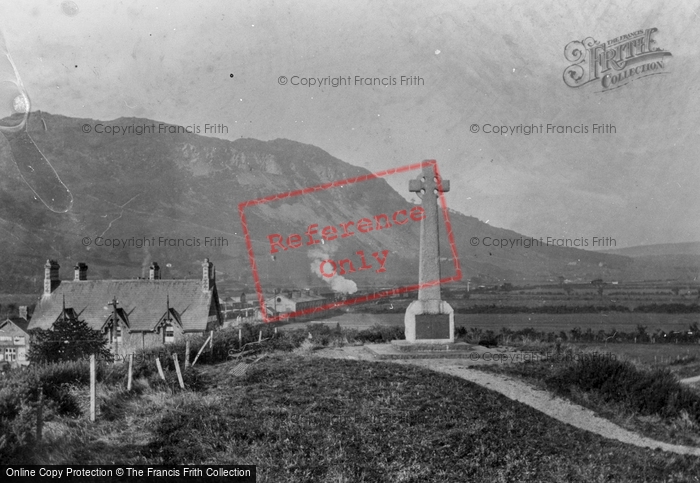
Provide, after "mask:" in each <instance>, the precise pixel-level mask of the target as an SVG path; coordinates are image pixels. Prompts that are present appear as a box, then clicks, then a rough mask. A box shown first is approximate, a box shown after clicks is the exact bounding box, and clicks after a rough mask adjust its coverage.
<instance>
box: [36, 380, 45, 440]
mask: <svg viewBox="0 0 700 483" xmlns="http://www.w3.org/2000/svg"><path fill="white" fill-rule="evenodd" d="M43 409H44V388H43V387H39V401H38V403H37V407H36V441H37V442H41V431H42V429H43V425H44V421H43V415H42V411H43Z"/></svg>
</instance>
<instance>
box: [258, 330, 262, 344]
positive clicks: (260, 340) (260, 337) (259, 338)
mask: <svg viewBox="0 0 700 483" xmlns="http://www.w3.org/2000/svg"><path fill="white" fill-rule="evenodd" d="M258 342H262V330H261V331H260V333H259V334H258Z"/></svg>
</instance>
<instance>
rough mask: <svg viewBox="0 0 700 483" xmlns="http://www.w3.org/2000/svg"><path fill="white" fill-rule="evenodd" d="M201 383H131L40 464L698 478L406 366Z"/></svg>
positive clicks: (65, 423)
mask: <svg viewBox="0 0 700 483" xmlns="http://www.w3.org/2000/svg"><path fill="white" fill-rule="evenodd" d="M231 369H232V363H222V364H218V365H215V366H210V367H207V368H206V370H205V374H201V377H202V384H201V386H199V387H200V389H199V392H193V391H185V392H180V393H175V394H171V393H168V392H164V391H163V390H157V389H155V388H152V387H150V386H149V383H148V381H147V380H145V379H142V380H139V381H138V382H137V384H136V390H135V391H134V392H132V393H130V394H129V395H126V394H124V392H123V391H118V392H114V393H112V396H113V397H114V398H117V399H118V404H115V405H114V406H115V407H118V408H119V410H118V411H114V412H113V413H111V414H110V416H109V418H106V417H105V418H100V419H99V420H98V421H97V423H95V424H90V423H88V422H87V421H85V419H84V418H82V419H62V420H58V421H54V422H53V423H51V426H50V427H49V428H47V440H46V441H45V442H44V443H42V444H41V446H40V447H38V448H36V449H37V451H36V453H35V456H34V457H33V458H32V459H33V460H34V462H36V463H49V464H61V463H84V464H109V463H112V462H118V463H123V464H160V463H163V464H187V463H222V464H226V463H235V464H255V465H258V481H260V482H299V481H304V482H307V481H308V482H316V481H318V482H325V481H328V482H330V481H333V482H352V483H355V482H362V481H367V482H431V481H435V482H445V481H448V482H462V481H488V482H491V481H552V482H555V481H556V482H561V481H581V482H595V481H616V482H627V481H629V482H641V481H697V480H696V478H697V477H698V476H699V475H700V459H699V458H694V457H688V456H676V455H671V454H667V453H662V452H654V451H650V450H644V449H639V448H635V447H631V446H627V445H624V444H621V443H616V442H612V441H609V440H606V439H603V438H600V437H598V436H596V435H593V434H591V433H587V432H584V431H580V430H578V429H575V428H573V427H570V426H567V425H565V424H562V423H560V422H558V421H556V420H553V419H551V418H549V417H546V416H544V415H543V414H541V413H539V412H537V411H535V410H534V409H531V408H529V407H527V406H523V405H521V404H519V403H516V402H513V401H511V400H509V399H507V398H505V397H504V396H501V395H499V394H497V393H494V392H491V391H488V390H487V389H484V388H481V387H479V386H476V385H474V384H471V383H469V382H467V381H463V380H461V379H458V378H454V377H451V376H448V375H445V374H439V373H434V372H431V371H429V370H426V369H422V368H419V367H414V366H404V365H396V364H390V363H375V362H361V361H347V360H329V359H321V358H316V357H309V356H308V355H307V356H304V355H297V354H290V353H274V354H272V355H270V356H269V357H268V358H266V359H264V360H262V361H261V362H258V363H256V364H255V365H253V366H251V367H250V368H249V370H248V372H246V374H245V375H244V376H243V377H236V376H233V375H231V374H230V370H231Z"/></svg>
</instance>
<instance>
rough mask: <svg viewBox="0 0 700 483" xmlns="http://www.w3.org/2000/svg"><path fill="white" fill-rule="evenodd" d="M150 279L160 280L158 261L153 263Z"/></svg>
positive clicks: (149, 272)
mask: <svg viewBox="0 0 700 483" xmlns="http://www.w3.org/2000/svg"><path fill="white" fill-rule="evenodd" d="M148 279H149V280H160V267H159V266H158V264H157V263H156V262H153V263H152V264H151V268H150V269H149V271H148Z"/></svg>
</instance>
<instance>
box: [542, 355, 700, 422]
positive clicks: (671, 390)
mask: <svg viewBox="0 0 700 483" xmlns="http://www.w3.org/2000/svg"><path fill="white" fill-rule="evenodd" d="M546 382H547V384H548V385H551V386H552V387H553V388H554V389H555V390H557V391H558V392H560V393H562V394H566V395H569V394H570V393H571V387H572V386H574V387H576V388H579V389H581V390H583V391H589V392H595V393H598V394H599V395H601V396H602V397H603V399H605V400H606V401H614V402H617V403H621V404H623V405H625V406H627V407H628V408H629V409H631V410H633V411H636V412H639V413H641V414H644V415H658V416H661V417H664V418H671V417H680V416H681V413H682V411H686V412H687V414H688V415H689V416H690V417H691V418H692V419H694V420H695V421H696V422H700V395H698V394H695V393H694V392H692V391H691V390H690V389H688V388H686V387H684V386H682V385H681V384H680V383H679V382H678V380H677V379H676V377H675V376H674V375H673V374H672V373H671V372H670V371H669V370H668V369H667V368H663V369H654V370H651V371H647V370H640V369H637V368H636V367H635V366H634V365H632V363H630V362H628V361H618V360H616V359H613V358H608V357H603V356H596V355H589V356H588V357H581V358H580V359H578V360H577V361H576V362H574V363H571V364H567V365H565V366H564V367H563V368H562V369H560V370H559V371H557V372H556V373H555V374H554V375H552V376H550V377H548V378H547V379H546Z"/></svg>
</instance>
